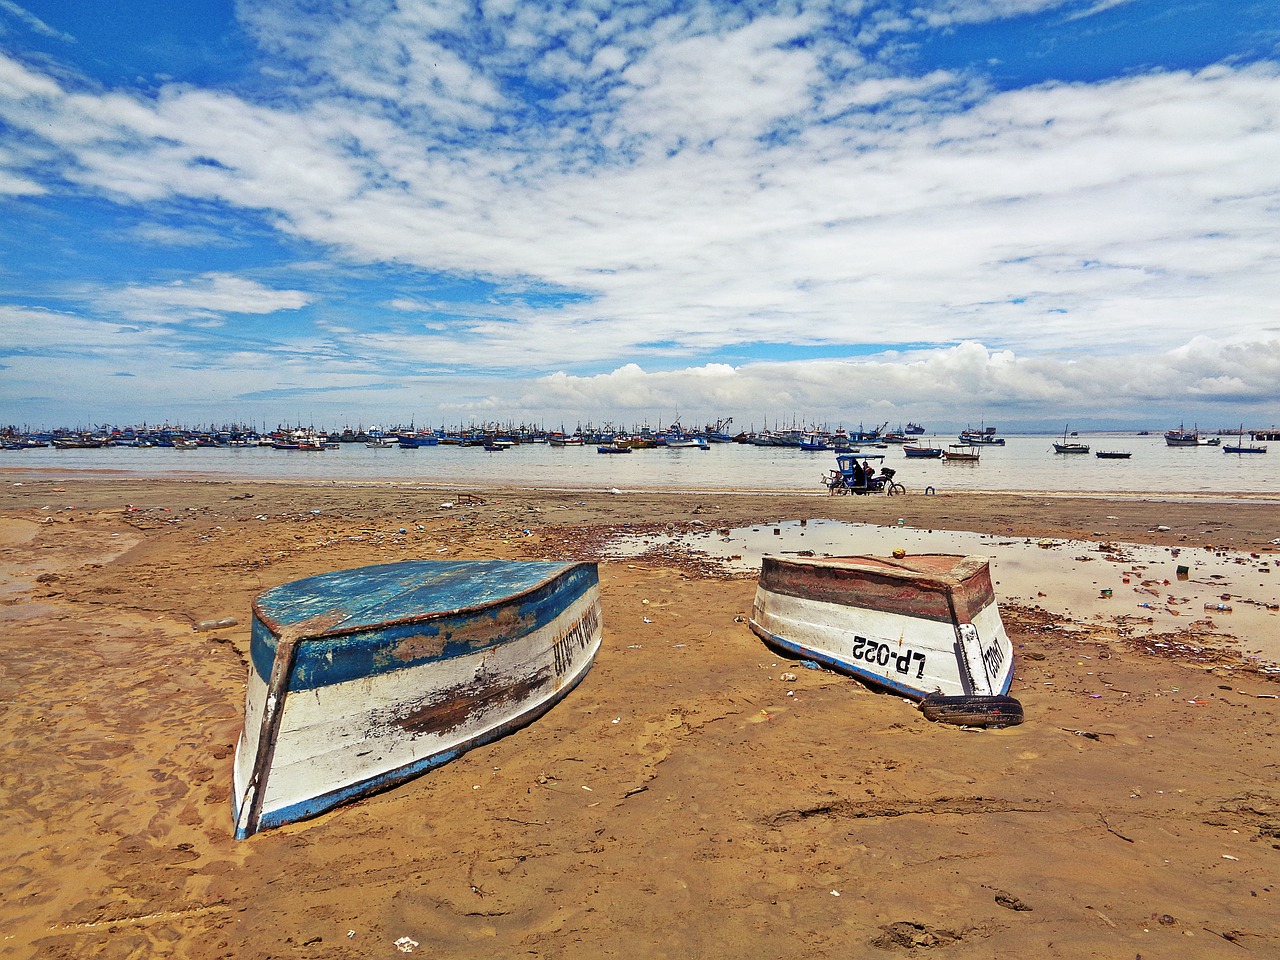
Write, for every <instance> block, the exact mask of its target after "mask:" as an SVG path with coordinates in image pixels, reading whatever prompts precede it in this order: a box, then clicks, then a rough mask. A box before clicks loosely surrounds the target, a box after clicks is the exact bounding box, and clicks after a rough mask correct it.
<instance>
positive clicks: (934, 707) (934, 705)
mask: <svg viewBox="0 0 1280 960" xmlns="http://www.w3.org/2000/svg"><path fill="white" fill-rule="evenodd" d="M920 712H921V713H923V714H924V715H925V719H927V720H934V721H937V722H939V723H954V724H956V725H957V726H961V727H991V728H993V729H999V728H1000V727H1012V726H1015V725H1016V724H1019V723H1021V722H1022V704H1021V703H1019V702H1018V701H1017V700H1015V699H1014V698H1013V697H1009V696H999V697H944V696H942V695H941V694H938V693H931V694H929V695H928V696H927V697H925V698H924V699H923V700H921V701H920Z"/></svg>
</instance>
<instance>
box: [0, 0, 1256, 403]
mask: <svg viewBox="0 0 1280 960" xmlns="http://www.w3.org/2000/svg"><path fill="white" fill-rule="evenodd" d="M1105 5H1106V4H1099V5H1097V6H1095V7H1093V8H1092V9H1093V10H1094V11H1096V10H1098V9H1101V8H1102V7H1103V6H1105ZM310 6H311V5H305V4H300V3H299V4H297V5H295V4H293V3H286V2H281V3H266V2H263V3H255V4H245V5H242V9H241V13H242V16H243V17H244V18H245V20H246V23H247V24H248V25H249V26H250V27H251V28H252V29H253V30H254V31H255V32H256V34H257V35H258V36H259V37H261V38H262V42H263V44H264V45H265V46H266V47H267V48H268V49H270V50H273V51H275V52H277V53H278V54H279V57H280V59H279V60H278V61H277V63H276V64H275V66H276V67H277V69H279V70H280V71H281V74H282V76H283V77H285V78H286V79H285V80H284V81H282V82H281V85H280V86H279V88H278V89H277V90H276V91H274V92H275V93H276V96H274V97H273V98H272V99H270V100H267V99H265V98H264V99H262V100H251V99H248V98H247V96H237V95H235V94H233V93H230V92H226V91H217V90H201V89H197V88H194V87H191V86H186V85H177V84H175V85H172V86H169V87H165V88H163V89H161V90H160V91H159V92H158V93H156V94H155V95H143V94H141V93H137V94H135V93H133V92H131V91H129V90H124V89H122V90H117V91H106V92H101V91H98V90H93V89H88V88H85V89H80V88H73V87H72V86H71V85H70V83H69V82H67V83H65V84H60V83H59V82H57V81H55V80H53V79H52V78H51V77H49V76H46V75H44V74H43V73H41V72H40V71H38V70H36V69H34V68H32V67H29V66H24V65H23V64H21V63H19V62H18V61H17V60H15V59H12V58H8V57H4V56H0V91H3V93H0V121H3V122H4V123H5V124H7V125H8V126H9V127H10V128H11V129H12V130H15V131H19V132H20V133H21V137H19V138H15V140H20V141H21V142H20V145H17V146H9V147H6V148H5V149H3V150H2V151H0V193H4V192H8V193H11V194H14V195H18V196H29V197H36V196H39V194H40V193H41V191H48V190H52V189H55V188H56V189H57V190H60V191H61V190H66V189H68V185H70V189H75V190H80V191H82V192H83V193H85V194H87V195H90V196H93V197H95V198H96V197H99V196H106V197H108V198H110V199H112V200H113V201H115V202H117V203H118V204H120V205H121V207H122V208H125V209H137V210H139V211H140V212H141V213H142V215H143V219H144V220H145V221H146V222H149V223H151V224H152V225H151V226H148V227H143V228H139V230H140V231H145V233H140V235H144V236H145V239H147V240H148V242H155V241H162V242H163V241H165V240H166V236H167V235H166V233H165V230H166V229H172V228H167V227H166V228H160V227H158V226H156V225H155V224H157V223H166V224H167V223H169V222H171V221H170V220H169V219H168V218H167V217H165V216H164V214H165V213H166V212H168V211H169V206H168V205H179V206H180V205H181V204H183V203H198V204H204V203H208V204H214V205H218V206H219V207H220V208H225V209H226V210H229V211H232V212H235V211H240V212H246V213H248V214H250V215H252V216H254V217H255V218H256V217H259V216H260V217H263V218H265V219H266V220H267V221H268V222H270V223H272V224H274V225H275V226H276V227H277V229H278V230H279V232H280V233H281V234H282V235H283V236H285V237H286V238H299V239H301V240H303V241H305V242H308V243H312V244H315V245H317V247H318V248H319V249H322V250H328V251H333V257H334V260H335V261H339V260H340V261H341V262H342V263H343V264H344V265H346V264H348V263H350V262H355V263H358V264H359V263H368V264H379V263H389V264H395V265H397V266H400V265H408V266H413V267H417V268H421V269H423V270H426V271H434V272H439V273H444V274H453V275H457V276H460V277H463V278H466V279H475V278H481V279H485V280H489V281H491V282H492V283H493V284H494V286H495V287H496V288H498V289H500V291H501V292H502V294H503V295H502V296H501V297H495V298H494V299H493V300H492V301H491V302H488V303H471V302H465V298H464V302H460V303H450V302H448V301H447V299H445V298H443V297H442V298H440V299H439V300H436V299H433V298H432V297H430V296H426V295H422V294H420V293H415V292H412V291H398V290H390V289H388V290H386V291H384V292H383V294H382V295H380V296H378V297H376V298H373V299H374V300H376V302H380V303H383V304H386V311H387V312H386V317H385V318H383V322H381V323H379V324H375V325H372V326H365V325H363V324H362V323H360V322H359V321H358V320H355V319H353V318H351V317H348V316H344V315H339V314H341V309H340V308H338V309H335V312H334V315H333V316H332V317H328V318H326V322H324V323H305V324H302V325H301V326H303V327H305V330H306V332H305V333H304V334H302V335H300V338H299V339H296V340H290V341H289V342H288V343H287V344H282V345H281V349H282V350H284V351H285V352H287V353H288V354H289V356H290V357H291V358H295V359H291V361H290V362H291V363H292V362H301V361H296V358H300V357H304V356H306V355H307V350H312V349H321V350H323V351H325V352H326V355H332V356H335V357H336V356H342V355H343V354H344V353H345V352H347V351H349V352H350V353H351V355H352V356H356V357H368V356H374V355H378V354H380V353H381V354H386V353H393V354H394V355H395V356H397V357H398V358H401V359H402V360H404V361H406V362H410V361H411V362H416V363H418V364H421V365H422V367H423V369H427V370H431V371H435V370H440V369H446V368H447V369H456V370H463V371H467V370H475V369H502V370H504V371H511V370H517V371H526V373H524V374H522V376H524V377H525V378H527V379H525V380H523V381H522V382H518V383H514V384H513V386H512V387H511V388H510V393H511V395H512V396H517V395H520V393H521V392H522V391H524V396H525V398H526V399H527V400H528V402H533V401H534V398H535V397H536V396H538V395H539V392H538V391H539V390H541V389H543V388H545V390H546V392H547V395H548V396H550V397H551V398H553V399H554V400H555V402H565V403H568V402H569V400H571V399H574V400H577V401H579V402H581V403H583V404H584V405H588V406H589V404H590V402H591V401H592V399H593V398H594V399H595V401H596V402H600V403H604V402H609V403H614V404H625V403H627V397H628V396H629V395H632V396H640V397H645V398H650V397H660V396H667V397H675V396H684V397H687V398H688V400H686V401H685V402H683V403H682V404H681V405H682V406H686V407H689V406H691V404H693V403H696V402H705V403H706V404H707V405H709V406H712V405H720V406H725V405H727V404H729V402H730V401H731V400H732V399H733V398H737V400H738V401H739V402H742V403H747V404H750V403H754V402H755V399H754V398H757V397H773V398H775V400H776V402H778V403H783V402H790V403H803V404H814V405H817V404H821V403H824V402H827V400H825V399H824V398H831V397H840V398H843V399H842V402H849V403H855V404H863V403H866V402H868V401H869V400H870V399H871V398H880V399H884V398H889V399H890V401H891V402H896V398H897V397H900V396H903V397H905V396H911V397H913V398H914V399H915V400H916V401H917V402H929V400H928V398H930V397H936V398H938V400H937V401H936V403H938V404H939V406H938V407H937V409H945V408H946V405H947V404H960V403H963V402H965V401H966V399H967V400H969V401H972V400H973V399H974V398H980V399H982V401H983V402H996V400H997V398H999V397H1001V396H1003V397H1006V398H1009V401H1010V402H1014V401H1016V402H1018V403H1025V404H1027V405H1032V404H1034V403H1037V402H1041V403H1052V404H1058V403H1064V402H1067V401H1074V402H1079V403H1081V404H1094V405H1100V404H1103V403H1105V402H1106V397H1104V396H1102V395H1101V394H1099V392H1098V390H1099V388H1098V387H1097V381H1098V378H1101V382H1103V383H1105V384H1106V385H1108V386H1110V385H1112V384H1114V383H1121V384H1123V385H1124V387H1123V391H1122V392H1123V395H1124V396H1126V397H1130V398H1132V399H1133V402H1134V403H1137V402H1138V398H1141V397H1148V398H1149V397H1154V396H1159V395H1161V392H1162V391H1163V392H1168V391H1170V390H1171V389H1182V388H1181V386H1171V385H1181V384H1186V385H1187V387H1186V389H1187V390H1188V391H1194V392H1196V393H1197V394H1198V395H1200V396H1204V397H1229V396H1234V397H1238V398H1239V397H1252V396H1256V395H1259V393H1260V391H1263V390H1265V389H1269V388H1271V387H1272V386H1274V383H1275V378H1274V376H1273V374H1272V372H1271V371H1270V369H1269V368H1268V367H1266V366H1265V365H1263V364H1261V363H1260V362H1259V360H1258V357H1260V356H1270V355H1271V353H1272V347H1271V346H1269V345H1274V343H1275V341H1276V338H1277V335H1278V331H1277V328H1278V327H1280V315H1277V311H1276V308H1275V305H1274V304H1275V296H1274V291H1275V290H1276V289H1277V286H1278V281H1280V266H1278V265H1280V256H1278V254H1280V249H1278V247H1280V237H1278V236H1277V234H1276V232H1275V228H1274V204H1275V197H1276V196H1277V195H1280V127H1277V124H1276V123H1275V119H1274V118H1275V117H1276V116H1280V69H1278V68H1277V67H1276V66H1275V65H1274V64H1264V65H1258V66H1252V67H1241V68H1231V67H1226V66H1220V67H1215V68H1211V69H1206V70H1202V71H1200V72H1198V73H1190V72H1172V71H1171V72H1164V73H1148V74H1142V75H1137V76H1133V77H1129V78H1126V79H1121V80H1114V81H1110V82H1104V83H1094V84H1084V83H1077V84H1065V83H1064V84H1045V85H1041V86H1037V87H1032V88H1028V89H1023V90H1017V91H1013V92H1007V93H992V92H991V91H989V90H986V89H985V88H984V86H983V84H982V82H981V81H980V80H977V79H975V78H973V77H971V76H966V75H963V74H960V73H954V72H948V71H933V72H929V73H925V74H922V75H915V74H908V73H901V72H894V71H892V70H891V69H890V68H889V67H888V66H887V65H886V64H885V63H884V62H875V61H874V60H873V59H871V58H868V57H867V56H866V55H865V54H866V53H867V50H868V48H865V47H864V46H862V45H860V43H859V42H857V41H855V42H852V43H846V44H844V45H840V44H837V43H836V42H835V41H833V40H832V39H831V36H830V31H829V30H827V29H826V28H827V27H828V26H829V24H828V23H827V22H825V21H824V20H823V17H824V16H825V14H824V13H823V12H822V11H821V9H820V8H818V7H808V6H804V5H802V6H801V7H800V8H798V9H799V11H800V12H798V13H790V12H789V13H783V12H775V13H773V14H771V15H769V16H761V17H757V18H755V19H754V20H752V19H751V18H750V17H749V16H748V15H747V14H746V13H745V12H742V11H739V10H737V9H734V10H730V11H719V12H717V11H714V10H712V9H711V8H710V7H704V6H702V5H698V4H694V5H692V6H690V7H689V8H687V9H685V10H683V11H682V12H680V13H679V14H671V15H667V16H662V17H656V18H655V17H652V16H647V15H646V14H645V12H644V11H643V10H642V9H641V8H638V7H634V6H628V5H615V4H603V3H601V4H565V5H559V4H557V5H546V6H539V5H535V4H527V3H514V2H509V0H493V2H486V3H484V4H483V5H482V6H483V12H484V16H483V18H481V17H480V16H478V15H477V12H476V11H477V7H476V6H475V5H474V4H472V3H463V2H445V3H414V2H405V3H401V4H398V5H395V7H394V9H388V8H384V5H382V4H377V3H352V4H349V5H347V11H348V12H347V14H346V15H345V16H344V18H343V19H342V20H334V19H326V18H324V17H323V16H321V15H320V14H316V13H313V12H309V8H310ZM1068 8H1069V9H1072V10H1077V9H1079V5H1078V4H1076V5H1073V4H1069V3H1066V2H1065V0H1064V2H1051V0H1003V2H998V0H989V2H946V3H933V4H921V5H919V6H916V7H912V8H911V11H910V16H907V15H906V14H904V13H903V10H905V9H906V8H905V7H904V8H901V9H899V8H897V7H894V6H892V5H885V6H882V7H878V8H877V10H878V13H877V15H876V16H868V17H867V18H866V19H865V20H864V21H863V23H864V24H865V25H866V27H867V39H866V42H870V37H871V35H872V34H877V33H883V32H885V31H902V30H906V29H908V28H910V27H913V26H918V24H919V23H920V22H921V21H928V22H932V23H935V24H957V23H973V22H979V21H984V20H992V19H998V18H1006V17H1013V16H1018V15H1021V14H1025V13H1032V12H1036V11H1042V10H1057V9H1064V10H1066V9H1068ZM454 37H463V38H465V42H461V41H460V42H453V41H452V40H451V38H454ZM461 50H466V51H470V54H471V55H469V56H464V55H463V54H462V53H460V52H459V51H461ZM295 82H296V85H292V84H294V83H295ZM544 88H545V91H546V93H545V95H544V94H543V92H542V91H543V89H544ZM531 91H532V92H531ZM490 127H494V128H495V129H494V130H490ZM153 213H154V219H151V220H148V219H147V218H148V215H150V214H153ZM259 275H261V274H259ZM541 290H554V291H563V292H567V293H570V294H579V295H580V296H578V297H577V298H576V299H575V298H568V299H567V300H566V302H564V303H558V304H556V305H554V306H548V305H546V304H545V303H544V302H543V300H542V299H541V298H540V297H539V296H538V292H539V291H541ZM316 303H317V296H316V295H315V294H313V293H308V292H306V291H302V290H293V289H275V288H272V287H268V286H266V285H264V284H261V283H259V282H256V281H254V280H250V279H247V278H245V277H238V276H235V275H233V274H231V273H213V272H205V273H202V274H198V275H196V276H193V277H191V278H189V279H187V280H185V281H184V282H181V283H161V282H155V281H154V280H144V281H140V282H135V283H133V284H129V285H126V286H123V287H121V288H119V289H115V290H111V291H102V292H100V294H99V295H98V296H97V298H96V306H97V308H98V309H101V310H103V311H105V313H106V314H107V315H108V317H110V318H119V317H126V318H129V319H131V320H135V321H138V322H142V321H146V322H154V323H164V324H177V323H183V324H188V325H189V324H193V323H197V322H199V323H217V322H221V320H222V319H223V318H225V317H226V316H227V315H229V314H251V315H256V316H261V317H266V316H269V315H271V314H274V313H277V312H280V311H295V310H302V309H303V308H306V307H308V306H310V305H314V304H316ZM418 313H424V314H428V316H426V317H418V316H415V315H416V314H418ZM1206 329H1209V330H1213V331H1214V336H1215V341H1214V344H1213V345H1212V346H1210V347H1208V348H1206V349H1204V350H1200V349H1196V350H1194V351H1192V352H1191V354H1190V355H1189V356H1188V358H1187V359H1185V361H1184V360H1179V359H1178V357H1179V354H1177V352H1176V351H1177V350H1178V349H1179V348H1180V347H1181V346H1182V345H1185V344H1188V343H1194V342H1195V341H1194V338H1195V337H1196V336H1197V335H1198V334H1199V333H1201V332H1203V331H1205V330H1206ZM317 331H319V332H317ZM767 343H791V344H801V345H809V346H821V347H824V348H826V350H825V352H836V351H840V350H843V349H846V348H847V350H848V352H849V353H850V354H854V353H856V352H858V351H860V350H861V351H865V350H866V349H867V347H868V346H869V347H871V348H873V349H874V348H884V349H885V350H888V351H892V350H895V349H897V348H899V347H900V345H903V344H916V345H922V346H923V347H925V348H935V349H934V351H933V352H928V351H927V350H926V352H923V353H920V354H914V353H913V354H909V355H907V356H903V355H900V354H897V353H893V352H887V353H885V354H883V357H882V359H880V360H877V361H874V362H863V363H860V364H858V365H857V366H856V369H857V378H858V381H859V387H858V388H857V391H856V393H851V392H850V391H849V390H848V389H847V388H846V386H845V385H844V378H845V377H847V376H848V373H849V370H850V365H849V364H848V363H844V364H840V363H838V362H836V361H810V362H806V363H790V364H774V365H768V364H758V363H756V364H738V365H736V366H732V367H728V366H721V365H717V364H707V363H706V359H707V357H709V356H712V357H719V356H727V355H758V353H759V352H760V348H759V347H757V346H754V345H756V344H767ZM977 344H982V345H985V346H982V347H977V346H976V345H977ZM1249 344H1254V345H1262V346H1261V347H1260V348H1259V349H1257V350H1255V351H1253V353H1254V356H1246V354H1248V353H1249V350H1248V349H1246V345H1249ZM304 347H305V348H306V349H303V348H304ZM1233 350H1234V351H1238V354H1239V355H1238V356H1237V354H1235V353H1232V351H1233ZM1135 356H1141V357H1143V358H1144V359H1146V358H1152V357H1155V358H1161V359H1160V360H1159V362H1158V363H1155V364H1154V366H1155V367H1156V368H1158V370H1159V371H1160V373H1159V376H1147V375H1146V374H1145V372H1143V370H1135V369H1133V368H1134V366H1135V364H1134V363H1133V360H1132V358H1133V357H1135ZM1227 357H1232V358H1233V359H1239V360H1240V362H1241V363H1242V367H1241V369H1240V370H1238V371H1236V370H1233V369H1232V368H1231V367H1230V366H1228V365H1227V363H1226V359H1225V358H1227ZM628 361H633V362H634V363H628ZM1142 366H1143V367H1144V368H1145V366H1146V364H1145V363H1144V364H1143V365H1142ZM670 367H683V368H684V369H678V370H669V371H668V370H666V369H659V368H670ZM645 368H652V369H651V370H649V372H646V369H645ZM604 369H613V371H614V372H612V373H608V374H600V375H599V376H598V377H590V376H581V375H577V373H574V374H571V373H569V372H565V373H563V374H561V375H557V376H555V377H551V378H547V379H538V378H539V377H540V376H542V375H544V374H545V373H546V372H547V371H549V370H563V371H575V372H580V371H582V370H604ZM360 372H361V373H363V372H364V371H363V368H361V369H360ZM1090 377H1092V378H1094V381H1092V382H1091V381H1090V380H1089V378H1090ZM529 384H536V385H537V388H538V389H536V390H534V389H529ZM365 386H367V384H364V383H362V384H361V388H362V389H363V388H364V387H365ZM336 388H337V387H336V386H335V389H336ZM629 391H630V392H629ZM469 396H470V397H471V398H472V399H470V400H468V401H467V402H473V401H474V398H476V397H481V398H483V397H489V396H492V388H486V389H483V390H481V389H477V390H474V391H471V393H469ZM474 402H482V401H474ZM483 402H487V401H483Z"/></svg>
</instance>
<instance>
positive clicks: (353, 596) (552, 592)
mask: <svg viewBox="0 0 1280 960" xmlns="http://www.w3.org/2000/svg"><path fill="white" fill-rule="evenodd" d="M601 631H602V622H601V614H600V588H599V578H598V574H597V571H596V565H595V564H594V563H525V562H517V561H409V562H404V563H389V564H380V565H377V566H372V567H360V568H357V569H354V570H341V571H337V572H334V573H327V574H322V575H320V576H316V577H310V578H307V579H305V580H299V581H296V582H294V583H288V584H284V585H283V586H279V587H275V588H274V589H271V590H268V591H266V592H265V593H263V594H262V595H261V596H259V597H258V599H257V600H256V601H255V602H254V604H253V634H252V640H251V664H250V672H249V680H248V688H247V691H246V696H245V722H244V732H243V734H242V735H241V737H240V742H239V743H238V744H237V747H236V757H235V769H234V794H233V798H232V800H233V808H234V809H233V812H234V819H235V835H236V837H237V838H238V839H243V838H245V837H248V836H251V835H252V834H254V833H257V832H258V831H260V830H265V829H267V828H269V827H276V826H280V825H281V824H285V823H291V822H294V821H297V820H303V819H306V818H308V817H312V816H315V815H317V814H319V813H322V812H324V811H326V810H329V809H331V808H333V807H335V806H337V805H339V804H342V803H345V802H347V801H350V800H353V799H356V798H358V797H361V796H365V795H367V794H370V793H374V792H377V791H380V790H383V789H386V788H388V787H391V786H394V785H396V784H399V783H402V782H404V781H405V780H408V779H410V778H412V777H416V776H418V775H420V774H422V773H424V772H426V771H427V770H430V769H432V768H433V767H436V766H439V765H440V764H443V763H445V762H447V761H449V760H451V759H453V758H454V757H456V756H458V755H459V754H461V753H463V752H464V751H466V750H468V749H470V748H472V747H475V746H478V745H480V744H484V743H488V742H490V741H493V740H496V739H497V738H499V737H501V736H503V735H505V734H507V733H510V732H511V731H512V730H515V729H517V728H518V727H521V726H523V725H525V724H527V723H529V722H531V721H532V720H534V719H536V718H537V717H539V716H541V715H542V714H543V713H544V712H546V711H547V710H549V709H550V708H551V707H552V706H553V705H554V704H555V703H557V702H559V701H560V700H561V699H562V698H563V697H564V696H565V695H566V694H568V692H569V691H570V690H572V689H573V688H574V687H575V686H576V685H577V684H578V683H579V682H580V681H581V680H582V678H583V677H584V676H586V673H587V671H588V670H589V669H590V667H591V664H592V661H593V659H594V657H595V654H596V651H597V650H598V649H599V647H600V641H601Z"/></svg>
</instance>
